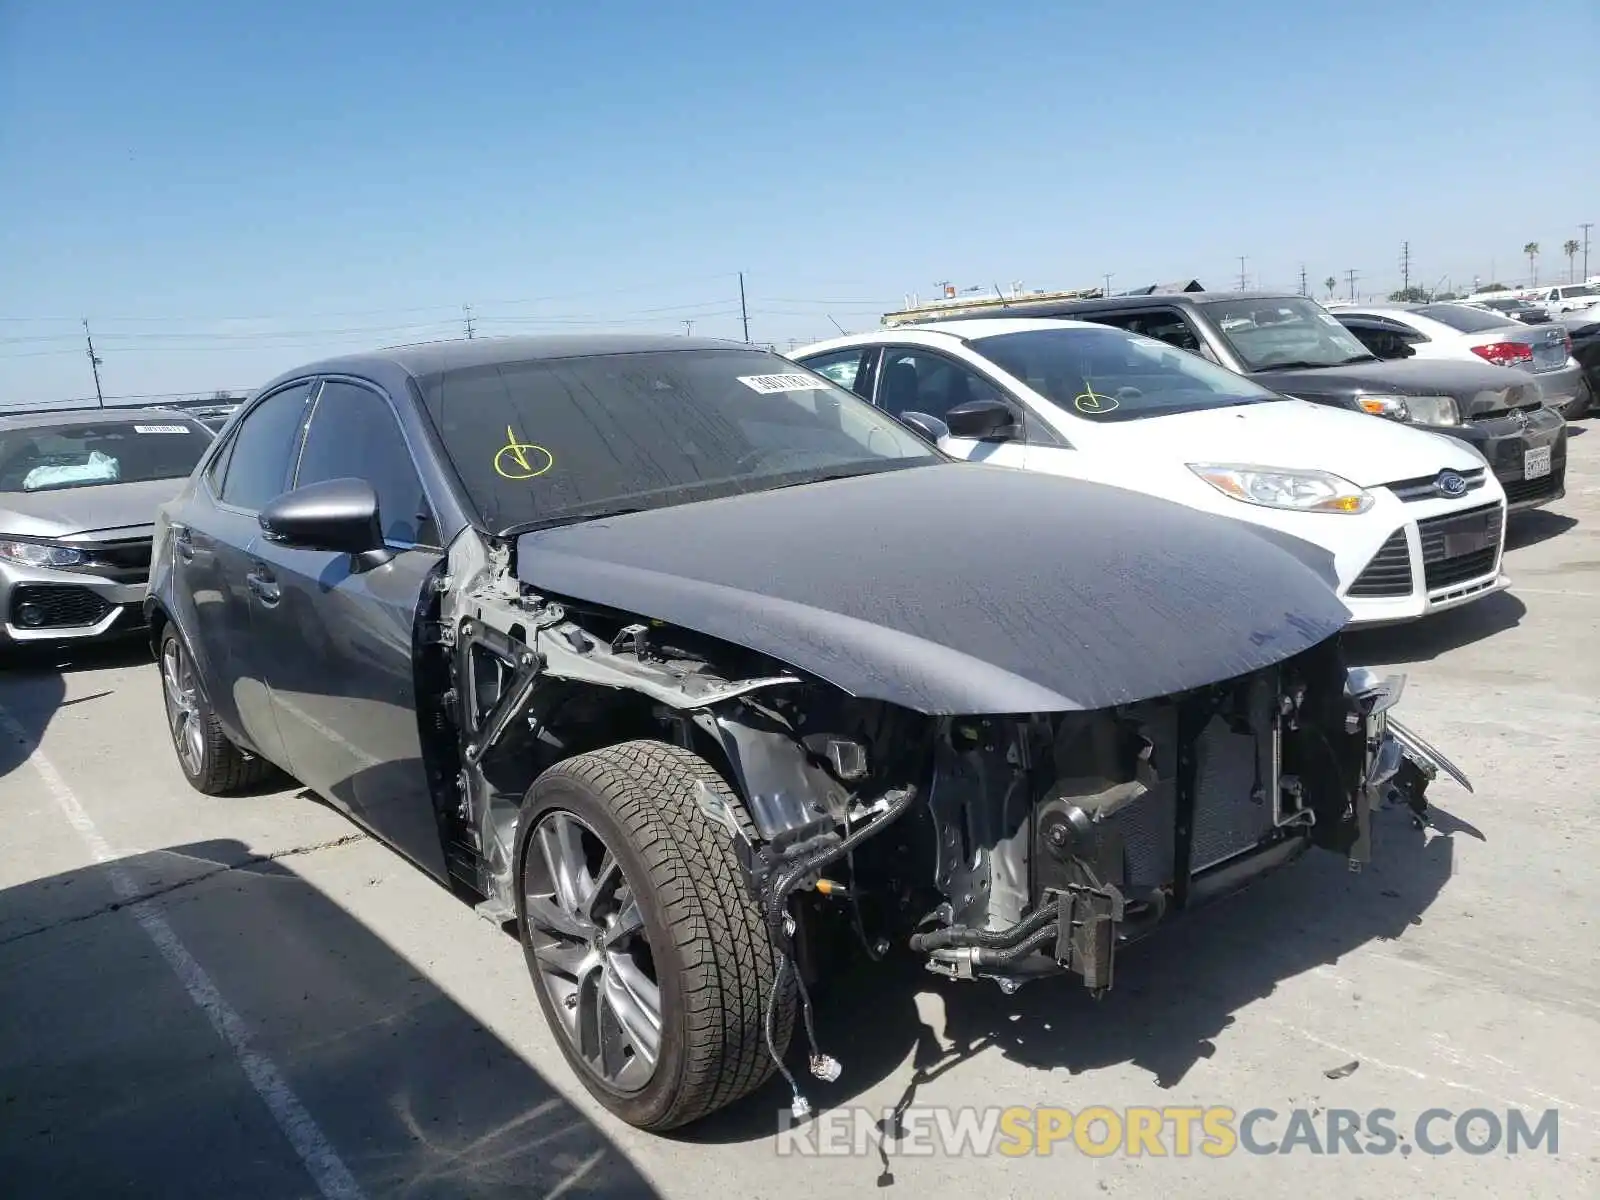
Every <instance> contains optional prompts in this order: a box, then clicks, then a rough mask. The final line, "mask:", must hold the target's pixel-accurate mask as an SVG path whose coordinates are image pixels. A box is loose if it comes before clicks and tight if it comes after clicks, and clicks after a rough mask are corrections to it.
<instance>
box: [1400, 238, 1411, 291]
mask: <svg viewBox="0 0 1600 1200" xmlns="http://www.w3.org/2000/svg"><path fill="white" fill-rule="evenodd" d="M1400 287H1401V288H1402V289H1403V290H1405V291H1408V292H1409V291H1410V290H1411V243H1410V242H1401V243H1400Z"/></svg>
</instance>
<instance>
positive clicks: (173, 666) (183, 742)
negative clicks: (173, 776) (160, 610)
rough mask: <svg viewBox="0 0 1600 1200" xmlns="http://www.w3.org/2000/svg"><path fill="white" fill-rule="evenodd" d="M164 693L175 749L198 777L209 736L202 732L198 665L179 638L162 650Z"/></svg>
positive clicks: (169, 641) (170, 641)
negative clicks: (195, 674) (197, 684)
mask: <svg viewBox="0 0 1600 1200" xmlns="http://www.w3.org/2000/svg"><path fill="white" fill-rule="evenodd" d="M161 692H162V695H163V697H164V698H165V700H166V703H167V725H168V727H169V728H170V729H171V730H172V746H173V749H175V750H176V751H177V752H178V758H179V759H180V760H181V761H182V762H183V765H184V768H185V769H186V770H187V771H188V772H189V774H191V775H198V774H200V771H201V767H202V765H203V760H204V757H205V732H204V730H203V729H202V728H201V719H200V700H199V694H198V692H197V690H196V687H195V680H194V664H193V663H192V662H191V661H190V660H189V655H188V654H187V653H185V651H184V649H183V645H182V643H180V642H179V641H178V639H177V638H168V639H167V642H166V644H165V645H164V646H162V648H161Z"/></svg>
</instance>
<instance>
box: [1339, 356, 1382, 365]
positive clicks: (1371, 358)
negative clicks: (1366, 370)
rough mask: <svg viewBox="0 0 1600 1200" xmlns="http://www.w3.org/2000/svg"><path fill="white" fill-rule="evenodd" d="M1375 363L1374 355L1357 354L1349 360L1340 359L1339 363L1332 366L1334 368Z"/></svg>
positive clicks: (1376, 358) (1376, 359) (1376, 357)
mask: <svg viewBox="0 0 1600 1200" xmlns="http://www.w3.org/2000/svg"><path fill="white" fill-rule="evenodd" d="M1377 361H1378V356H1377V355H1376V354H1357V355H1354V356H1353V357H1351V358H1346V359H1341V360H1340V361H1339V362H1336V363H1334V364H1333V365H1334V366H1336V367H1348V366H1349V365H1350V364H1351V363H1358V362H1377Z"/></svg>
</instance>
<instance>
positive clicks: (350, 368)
mask: <svg viewBox="0 0 1600 1200" xmlns="http://www.w3.org/2000/svg"><path fill="white" fill-rule="evenodd" d="M683 350H747V351H750V352H752V353H767V351H765V350H763V349H762V348H761V347H758V346H751V345H747V344H746V343H744V342H731V341H724V340H722V339H720V338H693V337H680V336H673V335H670V334H658V333H570V334H568V333H562V334H534V335H520V336H512V337H485V338H455V339H453V340H449V341H438V342H419V343H416V344H414V345H409V346H390V347H387V348H385V349H381V350H370V351H363V352H361V353H357V354H342V355H338V356H337V357H334V358H325V359H322V360H320V361H318V362H314V363H308V364H306V365H305V366H302V367H297V368H296V369H295V370H294V372H293V374H294V375H296V376H306V375H342V374H350V375H358V376H359V375H368V374H372V373H374V371H375V370H380V369H382V368H390V369H392V368H394V367H399V368H400V369H401V370H402V371H404V372H406V373H407V374H409V375H412V376H415V377H421V376H425V375H437V374H439V373H441V372H443V371H454V370H460V369H463V368H471V367H490V366H497V365H500V364H504V363H521V362H539V361H545V360H550V359H558V358H589V357H594V356H598V355H610V354H646V353H650V352H655V351H683ZM283 377H285V376H280V378H283Z"/></svg>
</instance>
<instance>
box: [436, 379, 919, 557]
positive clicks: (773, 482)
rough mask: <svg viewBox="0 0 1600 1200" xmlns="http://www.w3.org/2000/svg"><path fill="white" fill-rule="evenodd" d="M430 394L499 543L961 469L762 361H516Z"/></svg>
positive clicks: (885, 422)
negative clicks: (777, 492)
mask: <svg viewBox="0 0 1600 1200" xmlns="http://www.w3.org/2000/svg"><path fill="white" fill-rule="evenodd" d="M420 386H421V390H422V395H423V400H424V403H425V405H426V407H427V411H428V415H429V417H430V418H431V419H432V421H433V423H434V425H435V426H436V428H437V429H438V431H439V436H440V438H441V440H442V441H443V444H444V450H445V453H446V455H447V456H448V457H449V458H450V460H451V462H452V464H453V465H454V467H455V469H456V472H457V474H458V475H459V476H460V478H461V482H462V484H463V486H464V487H465V489H466V491H467V494H468V496H469V498H470V499H471V501H472V503H473V505H474V506H475V507H476V508H477V510H478V513H479V515H480V517H481V518H482V520H483V523H484V526H485V527H486V528H488V529H490V530H493V531H495V532H499V533H507V532H510V531H513V530H520V529H528V528H537V527H539V526H543V525H551V524H560V523H563V522H565V521H571V520H581V519H584V518H587V517H593V516H601V515H604V514H607V513H615V512H626V511H633V510H637V509H643V508H664V507H669V506H671V505H674V504H684V503H689V502H692V501H696V500H707V499H713V498H715V497H719V496H729V495H734V494H737V493H740V492H757V491H766V490H769V489H772V488H776V487H784V486H790V485H794V484H800V483H808V482H814V481H818V480H822V479H831V478H837V477H841V476H846V475H862V474H868V473H871V472H875V471H887V470H896V469H900V468H905V467H917V466H927V465H931V464H934V463H946V462H948V461H949V460H948V458H946V457H945V456H944V455H943V454H941V453H940V452H938V451H937V450H935V449H934V448H933V447H932V446H930V445H929V444H928V443H927V442H925V441H923V440H922V439H920V438H919V437H917V436H916V435H915V434H913V433H912V432H911V431H910V430H908V429H906V428H905V427H904V426H902V425H901V424H900V423H899V422H898V421H895V420H894V419H893V418H891V417H889V416H888V415H886V414H884V413H882V412H879V411H878V410H877V409H875V408H873V407H872V406H871V405H869V404H866V403H865V402H863V401H862V400H860V399H859V398H858V397H856V396H854V395H852V394H851V393H850V392H847V391H845V390H843V389H842V388H839V387H837V386H836V385H834V384H833V383H831V382H829V381H827V380H825V379H823V378H821V377H820V376H818V375H816V374H815V373H813V372H811V371H808V370H806V369H805V368H803V367H800V366H797V365H796V364H795V363H793V362H791V361H789V360H788V359H784V358H780V357H778V356H777V355H775V354H770V353H767V352H764V351H755V350H740V349H732V348H730V349H725V350H724V349H693V350H675V351H659V352H657V351H652V352H644V353H632V354H606V355H593V356H586V357H577V358H563V359H545V360H533V361H525V362H506V363H499V364H494V365H490V366H485V367H471V368H461V369H458V370H452V371H446V372H442V373H440V374H437V375H433V376H430V377H427V378H425V379H423V380H421V381H420ZM782 533H783V531H782V530H773V536H774V537H781V536H782Z"/></svg>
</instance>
